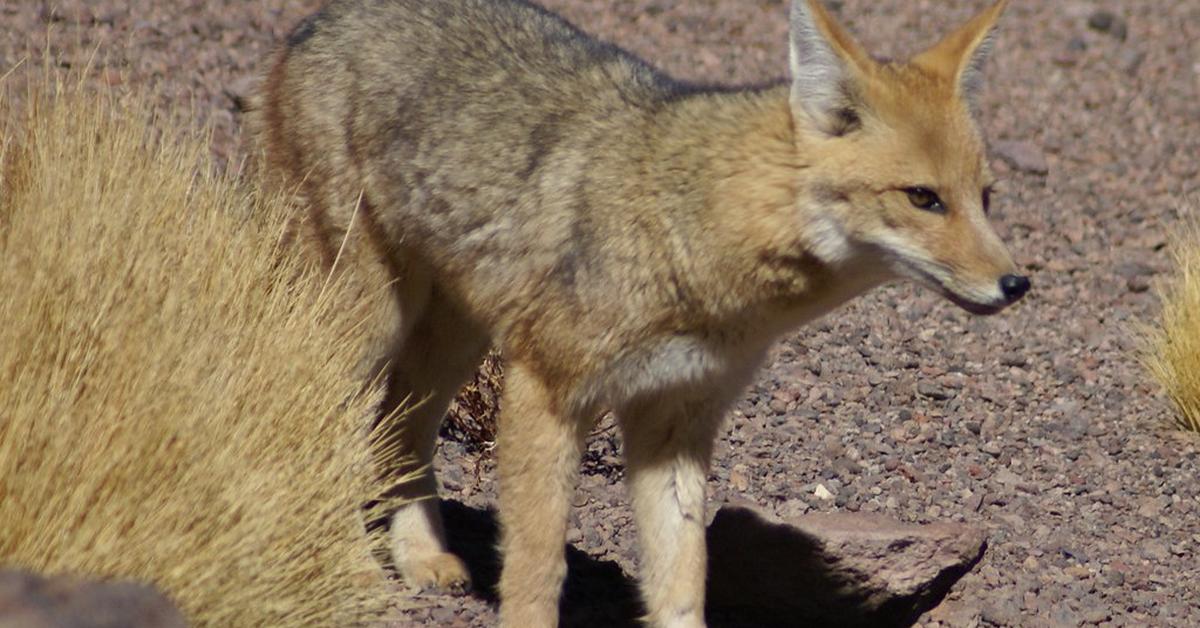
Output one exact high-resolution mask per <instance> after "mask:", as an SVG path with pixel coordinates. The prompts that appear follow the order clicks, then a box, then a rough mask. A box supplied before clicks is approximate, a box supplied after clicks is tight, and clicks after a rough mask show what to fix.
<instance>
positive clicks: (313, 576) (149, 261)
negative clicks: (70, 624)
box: [0, 85, 390, 626]
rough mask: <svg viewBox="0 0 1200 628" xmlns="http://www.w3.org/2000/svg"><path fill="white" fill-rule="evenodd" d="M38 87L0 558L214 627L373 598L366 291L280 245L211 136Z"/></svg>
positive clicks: (2, 470) (4, 229)
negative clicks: (364, 508) (139, 597)
mask: <svg viewBox="0 0 1200 628" xmlns="http://www.w3.org/2000/svg"><path fill="white" fill-rule="evenodd" d="M43 92H44V93H43V95H42V96H33V97H29V98H27V99H26V100H27V102H28V103H31V104H27V105H23V106H21V107H20V109H19V110H18V111H14V110H13V109H16V107H12V106H10V107H8V108H7V109H6V108H5V106H4V101H2V100H0V125H3V128H2V130H3V136H2V137H3V144H2V146H0V164H2V167H0V321H3V324H2V325H0V347H3V350H2V351H0V381H2V382H3V385H0V564H7V565H12V566H19V567H24V568H30V569H34V570H37V571H41V572H50V573H59V572H71V573H77V574H89V575H96V576H100V577H122V578H136V579H140V580H144V581H148V582H151V583H153V584H155V585H157V586H158V587H160V588H161V589H162V590H164V591H166V592H167V593H168V594H169V595H170V596H171V597H172V598H173V599H174V600H175V601H176V602H177V603H178V604H179V605H180V606H181V608H182V609H183V610H184V612H185V614H187V615H188V617H189V619H190V620H191V621H192V622H193V623H195V624H198V625H204V626H349V625H361V624H364V623H370V622H371V621H372V620H374V619H378V618H379V616H380V613H381V612H383V611H384V610H385V608H386V606H387V604H388V603H389V602H390V600H389V597H390V589H389V587H388V586H387V584H386V582H385V580H384V578H383V574H382V573H381V570H380V569H379V566H378V565H377V564H376V563H375V562H374V561H373V560H372V559H371V558H370V549H371V548H370V540H369V539H368V538H367V536H366V534H364V533H363V531H362V524H361V520H360V514H359V506H360V504H362V503H363V502H364V501H365V500H366V499H368V498H370V497H372V496H375V495H377V494H378V488H379V487H377V486H374V483H373V482H372V481H371V480H370V479H369V478H370V477H371V475H372V474H370V473H367V472H366V468H367V466H368V461H367V447H366V440H367V438H368V436H367V435H366V434H365V433H364V431H365V430H364V428H365V423H364V421H363V417H364V416H365V415H367V414H368V413H369V408H370V405H371V403H372V402H373V399H369V398H368V395H364V394H360V388H361V382H360V381H358V380H357V379H356V378H355V375H356V371H357V370H358V366H359V360H360V356H361V350H362V348H363V344H364V343H366V342H370V341H371V338H370V337H372V336H373V335H374V334H375V333H377V327H376V325H375V319H374V318H373V316H374V313H372V312H369V311H367V309H366V306H363V305H358V304H359V303H364V302H366V300H365V299H355V298H354V297H355V294H354V293H353V290H354V289H353V288H351V287H349V286H346V285H340V284H331V283H329V282H326V281H324V279H323V278H322V277H316V276H314V275H313V274H312V273H311V272H308V271H306V270H304V267H303V266H302V265H301V264H300V263H299V262H297V261H295V260H292V259H289V258H288V257H286V256H283V255H281V254H280V253H279V251H277V250H276V244H275V243H276V242H277V240H278V236H279V231H280V230H279V222H280V221H279V220H278V218H279V216H280V212H281V211H282V204H281V203H280V202H278V200H276V199H271V198H263V197H261V196H259V195H258V193H257V192H255V191H253V190H246V189H244V188H241V187H239V186H238V185H237V184H235V183H234V182H233V181H232V180H230V179H226V178H223V177H222V176H220V175H215V174H211V170H212V168H211V167H210V165H209V163H208V161H207V150H206V143H205V141H204V138H203V137H200V136H198V135H196V134H191V135H186V136H183V137H174V136H171V135H170V134H165V133H163V132H162V131H161V129H162V128H164V126H165V125H164V124H163V121H161V120H156V119H155V118H154V117H153V116H151V115H150V114H148V113H146V108H145V107H144V106H142V105H139V100H138V99H136V98H132V97H128V96H126V97H123V98H122V101H121V102H118V101H116V100H115V99H114V97H109V96H105V95H98V94H89V93H86V90H84V89H82V88H80V87H78V86H69V87H66V88H64V87H62V86H61V85H60V86H59V87H57V88H52V89H50V88H48V89H45V90H43ZM10 102H11V101H10ZM164 136H165V139H163V138H164Z"/></svg>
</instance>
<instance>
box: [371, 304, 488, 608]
mask: <svg viewBox="0 0 1200 628" xmlns="http://www.w3.org/2000/svg"><path fill="white" fill-rule="evenodd" d="M420 296H421V295H410V296H409V301H410V303H404V302H403V301H402V306H401V309H402V312H403V310H404V307H405V306H414V305H424V307H421V308H420V309H419V310H418V311H419V314H418V315H417V316H416V317H415V321H413V323H412V324H411V325H406V326H404V327H406V328H407V329H404V330H403V331H402V332H401V333H402V335H403V337H402V339H401V340H400V341H399V342H397V343H396V346H395V348H394V350H393V352H392V356H391V366H390V371H389V373H388V381H387V395H386V397H385V400H384V404H383V406H382V407H381V412H383V413H387V412H390V411H391V410H392V409H393V408H396V407H397V406H400V405H402V404H405V403H406V402H407V403H408V404H409V410H408V413H407V414H406V416H405V417H404V418H403V419H402V420H400V421H398V422H396V425H394V426H390V427H389V429H392V430H394V431H395V433H393V434H386V435H383V436H384V442H386V443H388V444H389V445H390V446H391V451H388V452H387V454H388V456H389V457H390V458H391V459H389V460H380V461H379V463H380V464H381V465H382V468H384V469H388V471H389V473H390V474H391V477H393V478H397V479H399V478H403V477H406V476H407V477H412V478H413V479H409V480H407V481H404V482H402V483H401V484H398V485H397V486H395V487H393V488H392V489H391V490H390V491H389V493H388V494H387V497H388V498H389V499H393V498H395V499H399V500H400V501H403V502H405V503H403V504H402V505H401V506H400V507H399V508H398V509H396V511H395V512H394V513H393V514H392V515H391V525H390V532H389V536H390V541H391V550H392V558H393V560H394V561H395V564H396V569H397V570H398V571H399V572H400V575H401V577H402V578H403V579H404V581H405V582H406V583H407V585H408V586H410V587H412V588H416V589H424V590H438V591H444V592H450V593H461V592H465V591H466V590H467V589H468V588H469V587H470V575H469V574H468V572H467V569H466V566H465V565H464V564H463V562H462V561H461V560H460V559H459V558H458V557H457V556H454V555H453V554H451V553H449V552H448V551H447V550H446V537H445V531H444V529H443V525H442V518H441V513H440V511H439V508H438V499H437V479H436V478H435V477H434V473H433V466H432V463H433V455H434V452H435V448H436V445H437V435H438V429H439V428H440V426H441V423H442V419H443V418H444V417H445V414H446V409H447V408H448V406H449V404H450V402H451V400H452V399H453V398H454V396H455V395H456V394H457V393H458V390H459V388H461V386H462V384H463V382H464V381H466V379H467V378H468V377H470V375H471V373H472V372H473V370H474V369H475V367H476V366H478V364H479V362H480V361H481V359H482V357H483V354H484V352H485V351H486V350H487V347H488V338H487V336H486V335H485V334H483V333H482V332H480V331H479V330H478V329H477V328H475V327H474V326H473V325H472V324H471V323H470V322H469V321H468V320H467V319H466V317H464V316H462V315H461V313H459V312H458V311H457V309H456V308H455V307H453V306H452V305H451V304H450V303H449V302H447V301H446V300H445V299H443V298H441V297H439V296H438V295H437V291H436V288H433V289H432V290H431V293H430V295H429V296H428V297H427V298H428V301H427V303H424V304H421V303H419V301H418V300H419V299H420ZM416 309H417V308H415V307H409V312H412V311H413V310H416ZM402 316H403V313H402ZM392 456H394V457H392ZM414 476H415V477H414Z"/></svg>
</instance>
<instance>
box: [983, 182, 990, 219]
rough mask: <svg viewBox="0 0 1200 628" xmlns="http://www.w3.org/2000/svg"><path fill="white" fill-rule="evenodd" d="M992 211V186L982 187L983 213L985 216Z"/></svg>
mask: <svg viewBox="0 0 1200 628" xmlns="http://www.w3.org/2000/svg"><path fill="white" fill-rule="evenodd" d="M991 212H992V186H990V185H989V186H988V187H986V188H983V213H984V215H985V216H986V215H987V214H990V213H991Z"/></svg>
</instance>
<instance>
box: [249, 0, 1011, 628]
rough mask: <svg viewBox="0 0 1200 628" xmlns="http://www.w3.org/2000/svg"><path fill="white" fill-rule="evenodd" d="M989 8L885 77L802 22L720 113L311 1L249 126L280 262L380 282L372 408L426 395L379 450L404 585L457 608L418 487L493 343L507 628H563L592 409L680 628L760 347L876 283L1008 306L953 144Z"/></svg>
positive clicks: (530, 37) (503, 4) (658, 84)
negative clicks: (368, 273) (712, 474)
mask: <svg viewBox="0 0 1200 628" xmlns="http://www.w3.org/2000/svg"><path fill="white" fill-rule="evenodd" d="M1005 5H1006V0H999V1H998V2H996V3H995V4H992V5H991V6H990V7H989V8H986V9H984V10H983V11H982V12H980V13H979V14H978V15H976V16H975V17H974V18H972V19H970V20H969V21H967V22H966V23H964V24H962V25H961V26H960V27H958V28H957V29H956V30H954V31H953V32H952V33H950V34H949V35H947V36H945V37H944V38H942V39H941V40H939V41H938V42H937V43H935V44H934V45H932V46H931V47H929V48H927V49H925V50H923V51H921V52H919V53H918V54H915V55H913V56H911V57H909V58H907V59H905V60H883V59H880V58H876V57H874V56H872V55H871V54H870V53H869V52H868V51H867V50H866V49H865V48H864V47H863V46H862V45H861V44H860V43H859V42H858V40H857V39H856V38H855V37H854V36H853V35H852V34H851V33H850V31H849V30H848V29H847V28H846V27H845V26H843V25H841V24H840V23H839V21H838V20H837V19H836V18H835V16H834V14H833V13H832V12H831V10H830V9H828V8H827V7H826V6H825V5H824V4H823V3H822V2H820V1H819V0H794V1H793V2H792V4H791V7H790V13H789V29H788V30H789V34H788V62H787V65H788V70H789V71H788V76H787V77H786V78H784V79H781V80H779V81H776V82H773V83H770V84H765V85H743V86H728V85H721V84H715V83H714V84H703V83H697V82H690V81H684V80H679V79H676V78H672V77H671V76H669V75H668V74H666V73H664V72H662V71H660V70H657V69H655V68H654V67H653V66H651V65H650V64H649V63H648V62H646V61H643V60H641V59H639V58H638V57H636V56H634V55H633V54H631V53H629V52H627V51H625V50H623V49H621V48H619V47H617V46H615V45H613V44H610V43H606V42H602V41H600V40H598V39H595V38H592V37H591V36H589V35H587V34H585V33H584V32H583V31H582V30H580V29H579V28H577V27H576V26H574V25H573V24H571V23H569V22H568V21H566V20H565V19H563V18H561V17H559V16H557V15H556V14H554V13H552V12H550V11H549V10H547V9H545V8H543V7H541V6H539V5H536V4H534V3H532V2H529V1H527V0H332V1H331V2H328V3H327V4H326V5H325V6H323V7H322V8H321V9H320V10H318V11H317V12H316V13H314V14H312V15H311V16H309V17H307V18H305V19H304V20H302V21H301V22H300V23H299V24H298V25H297V26H296V27H295V28H294V30H292V31H291V32H290V34H289V35H287V37H286V40H285V41H283V42H281V43H280V45H279V47H278V49H277V51H276V52H275V53H274V56H273V57H272V58H271V60H270V61H269V63H268V67H267V69H266V70H265V78H264V80H263V84H262V86H261V90H260V97H259V100H258V105H257V106H256V111H255V112H254V113H253V115H254V116H255V119H256V122H254V123H253V124H254V126H255V128H256V129H257V130H256V131H255V133H256V134H257V135H258V136H259V137H260V139H261V143H262V147H263V148H262V153H263V155H264V160H265V161H264V163H265V169H266V170H267V171H269V172H272V173H277V175H278V178H279V181H280V184H282V185H288V186H291V189H293V190H295V192H296V194H297V195H298V196H299V197H300V198H302V199H303V200H302V204H303V207H304V209H303V211H302V212H301V213H300V215H299V217H298V218H297V225H298V226H297V227H296V231H297V232H300V233H302V234H303V239H304V241H305V242H308V243H311V246H312V247H314V248H316V249H318V250H319V251H320V256H321V257H322V258H323V259H324V260H325V263H328V264H335V263H336V260H337V259H338V257H339V256H340V255H342V254H343V253H344V252H345V249H348V248H351V249H353V250H355V251H363V252H364V253H363V254H365V255H368V256H370V257H371V258H372V259H376V260H378V261H379V262H380V263H381V264H382V265H383V266H384V267H385V268H386V272H387V275H388V277H389V278H390V282H389V288H388V291H387V293H388V297H387V300H388V301H389V302H392V303H393V304H394V306H395V308H396V309H397V310H398V312H399V314H398V320H397V321H396V323H395V326H396V329H395V333H394V338H393V339H392V340H391V341H389V342H388V343H384V344H385V346H382V347H380V348H379V352H380V355H381V359H383V360H385V361H386V363H387V365H388V366H387V368H388V372H387V374H386V386H385V388H386V391H385V393H384V399H383V402H382V403H381V405H380V409H379V412H380V413H381V415H382V414H387V413H390V412H392V411H393V410H394V409H395V408H396V407H397V406H399V405H400V404H402V403H404V402H405V400H408V399H420V400H423V401H422V403H420V404H418V405H416V406H415V407H414V408H412V409H411V411H410V414H409V415H408V417H407V418H406V420H405V421H404V422H403V424H402V425H401V427H400V428H398V429H400V430H401V432H399V433H398V435H397V437H398V439H399V442H400V445H399V446H398V447H397V448H395V449H398V451H389V452H388V453H387V454H386V456H387V459H386V460H385V459H382V457H383V456H384V454H379V456H380V457H381V459H380V460H379V462H380V464H386V465H390V467H389V468H391V469H393V470H394V471H395V472H396V473H397V474H398V475H397V477H399V476H400V475H403V474H408V473H416V474H417V479H416V480H413V481H411V482H407V483H403V484H400V485H398V486H396V487H395V489H394V496H396V497H398V498H401V500H402V501H403V505H402V506H400V507H398V508H396V509H395V511H394V512H393V513H391V515H390V531H389V532H388V535H389V545H390V551H391V553H392V557H393V560H394V564H395V566H396V569H397V571H398V572H399V574H400V576H401V577H402V578H403V579H404V581H405V582H406V583H407V585H408V586H411V587H414V588H420V589H430V590H437V591H444V592H457V593H461V592H464V591H466V590H467V589H468V588H469V586H470V576H469V574H468V570H467V568H466V566H465V565H464V563H463V561H462V560H460V559H459V558H458V557H456V556H455V555H453V554H451V553H450V552H449V551H448V550H447V545H446V538H445V532H444V529H443V524H442V521H441V519H440V514H439V509H438V501H437V481H436V477H435V475H434V471H433V468H432V462H433V458H434V452H435V447H436V441H437V434H438V429H439V425H440V423H441V422H442V419H443V417H444V415H445V413H446V410H447V406H448V404H449V403H450V402H451V400H452V399H453V397H454V396H455V394H456V393H457V391H458V390H459V388H460V386H461V385H462V384H463V383H464V381H466V380H467V379H468V378H469V377H470V376H471V374H472V373H473V372H474V370H475V368H476V367H477V366H478V364H479V362H480V360H481V358H482V356H484V354H485V353H486V352H487V351H488V350H489V349H491V348H497V349H499V351H500V352H501V354H502V355H503V356H504V359H505V385H504V390H503V392H502V396H501V400H500V410H499V417H498V425H497V435H496V452H497V474H498V488H499V496H498V501H499V507H498V519H499V522H500V528H501V535H500V551H501V554H502V560H503V565H502V569H501V574H500V578H499V583H498V585H497V586H498V596H499V621H500V625H501V626H505V627H509V628H516V627H519V628H528V627H529V626H554V625H556V624H557V621H558V617H559V600H560V595H561V588H562V584H563V580H564V577H565V574H566V562H565V557H564V554H565V543H566V531H567V521H568V516H569V506H570V503H571V499H570V497H571V494H572V492H573V491H574V490H575V488H576V480H577V474H578V469H579V466H580V459H581V452H582V448H583V447H584V440H585V437H586V436H587V435H588V434H589V432H590V431H591V429H592V427H593V425H594V423H595V422H596V421H597V419H598V418H599V417H601V416H602V415H604V414H606V413H610V412H611V413H612V414H613V415H614V416H615V417H616V420H617V422H618V424H619V426H620V431H621V434H622V443H623V445H622V446H623V457H624V464H625V467H626V481H627V484H628V489H629V499H630V502H631V505H632V508H633V510H634V513H635V522H636V527H637V531H638V532H637V537H638V546H639V563H638V564H639V571H640V577H639V587H640V593H641V598H642V601H643V604H644V607H645V611H646V615H645V617H644V621H645V622H646V623H647V624H648V625H652V626H659V627H672V628H675V627H698V626H703V625H704V595H705V576H706V548H705V523H706V513H705V501H706V476H707V474H708V468H709V465H710V458H711V456H712V453H713V446H714V440H715V438H716V436H717V432H718V430H719V428H720V426H721V424H722V420H723V418H724V415H725V411H726V410H727V409H728V408H729V407H730V405H731V404H732V403H733V402H734V401H736V400H737V398H738V395H739V393H740V392H741V391H742V390H743V389H744V388H745V387H746V386H747V385H748V384H749V383H750V381H751V379H752V378H753V376H754V374H755V372H756V370H757V369H758V368H759V366H760V365H761V364H762V363H763V361H764V359H765V356H766V354H767V352H768V350H769V349H770V347H771V346H772V344H773V342H774V341H776V340H777V339H778V338H780V337H781V336H783V335H784V334H786V333H789V332H793V331H795V330H797V329H799V328H800V327H801V326H803V325H805V324H806V323H809V322H811V321H813V320H815V319H818V318H820V317H822V316H824V315H827V314H829V313H830V312H832V311H834V310H836V309H837V308H839V307H840V306H842V305H843V304H845V303H847V302H848V301H850V300H852V299H854V298H855V297H857V296H859V295H862V294H864V293H866V292H868V291H870V290H872V289H874V288H876V287H878V286H882V285H884V284H888V283H892V282H894V281H900V280H909V281H914V282H916V283H917V284H920V285H923V286H926V287H927V288H929V289H932V290H934V291H936V292H937V293H939V294H940V295H942V296H943V297H945V298H946V299H948V300H949V301H951V302H952V303H953V304H955V305H957V306H959V307H961V308H962V309H964V310H966V311H968V312H970V313H972V314H979V315H989V314H995V313H998V312H1000V311H1001V310H1004V309H1005V308H1007V307H1009V306H1011V305H1013V304H1014V303H1016V302H1018V301H1019V300H1021V299H1022V297H1024V296H1025V294H1026V293H1027V292H1028V291H1029V290H1030V279H1029V278H1028V277H1027V276H1025V275H1023V274H1021V272H1020V271H1019V269H1018V268H1017V266H1016V265H1015V263H1014V262H1013V260H1012V258H1011V256H1010V254H1009V252H1008V251H1007V249H1006V247H1005V245H1004V243H1003V242H1002V241H1001V240H1000V238H999V237H998V235H997V234H996V233H995V231H994V230H993V228H992V227H991V226H990V223H989V218H988V213H989V208H990V202H991V195H992V191H993V188H994V176H993V174H992V173H991V171H990V169H989V165H988V161H987V154H986V145H985V141H984V136H983V133H982V131H981V129H980V127H979V125H978V123H977V122H976V117H977V115H978V110H979V98H980V92H981V90H982V87H983V80H982V73H983V69H984V65H985V62H986V60H987V57H988V55H989V51H990V49H991V47H992V43H993V40H994V37H995V33H996V30H997V28H996V27H997V23H998V20H999V17H1000V16H1001V13H1002V12H1003V11H1004V9H1005ZM348 243H349V244H348ZM392 456H395V458H393V457H392Z"/></svg>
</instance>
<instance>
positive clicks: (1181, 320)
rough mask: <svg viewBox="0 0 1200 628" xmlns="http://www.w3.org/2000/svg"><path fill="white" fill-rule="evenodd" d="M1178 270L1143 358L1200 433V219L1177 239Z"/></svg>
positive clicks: (1192, 219) (1163, 292)
mask: <svg viewBox="0 0 1200 628" xmlns="http://www.w3.org/2000/svg"><path fill="white" fill-rule="evenodd" d="M1172 256H1173V258H1174V260H1175V266H1176V268H1175V274H1174V275H1173V276H1171V277H1170V278H1169V279H1168V280H1167V281H1166V282H1165V283H1164V284H1162V286H1161V287H1160V288H1159V295H1160V298H1161V300H1162V315H1161V319H1160V320H1159V321H1158V322H1157V323H1156V324H1155V325H1152V326H1148V327H1147V328H1146V330H1145V332H1144V335H1145V338H1146V343H1145V347H1144V350H1143V362H1144V363H1145V365H1146V367H1147V369H1149V371H1150V373H1151V374H1152V375H1153V376H1154V378H1155V379H1156V380H1158V382H1159V383H1160V384H1161V385H1162V387H1163V388H1164V389H1165V390H1166V392H1167V396H1169V397H1170V398H1171V401H1173V402H1174V403H1175V407H1176V410H1177V411H1178V412H1177V414H1176V416H1175V422H1176V423H1177V424H1178V426H1179V427H1180V428H1182V429H1185V430H1191V431H1193V432H1200V217H1198V216H1197V215H1196V214H1195V213H1194V212H1193V213H1191V214H1190V216H1189V218H1188V219H1187V220H1186V221H1185V227H1184V228H1183V229H1181V232H1180V234H1179V235H1177V236H1176V238H1175V239H1174V241H1173V242H1172Z"/></svg>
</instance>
